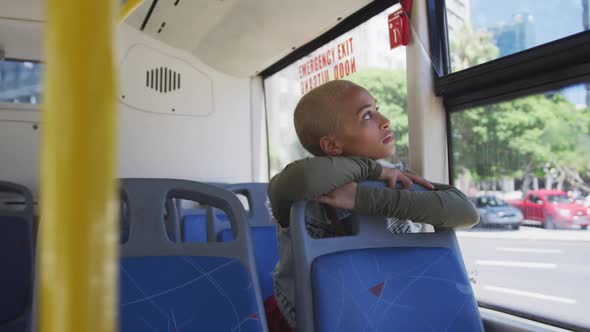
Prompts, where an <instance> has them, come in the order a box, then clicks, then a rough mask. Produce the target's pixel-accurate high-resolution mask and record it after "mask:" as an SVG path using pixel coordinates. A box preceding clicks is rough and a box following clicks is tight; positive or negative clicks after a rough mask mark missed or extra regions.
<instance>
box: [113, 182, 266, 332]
mask: <svg viewBox="0 0 590 332" xmlns="http://www.w3.org/2000/svg"><path fill="white" fill-rule="evenodd" d="M121 185H122V189H123V190H124V191H125V193H126V196H127V200H128V209H129V219H130V232H129V238H128V240H127V242H126V243H124V244H123V245H122V247H121V256H122V258H121V277H120V282H121V284H120V288H121V294H120V301H121V302H120V312H121V313H120V319H121V321H120V331H144V330H145V331H147V330H157V331H167V330H177V331H178V330H186V331H218V330H219V331H221V330H223V331H232V330H242V331H266V330H267V328H266V320H265V315H264V309H263V306H262V299H261V296H260V287H259V285H258V281H257V280H258V278H257V275H256V269H255V264H254V254H253V250H252V243H251V238H250V230H249V228H248V227H245V225H247V224H246V214H245V212H244V209H243V208H242V206H241V203H240V202H239V200H238V199H237V198H236V196H235V195H233V194H232V193H231V192H229V191H226V190H223V189H221V188H217V187H214V186H211V185H206V184H203V183H197V182H192V181H185V180H170V179H123V180H122V181H121ZM169 198H178V199H186V200H193V201H197V202H200V203H202V204H205V205H208V206H215V207H217V208H220V209H222V210H223V211H224V212H225V213H227V215H228V216H229V218H230V223H231V226H232V229H233V230H234V234H236V239H235V240H234V241H232V242H227V243H217V242H209V243H183V242H172V241H171V240H170V239H169V238H168V236H167V235H166V229H165V225H164V222H163V215H164V205H165V202H166V200H167V199H169Z"/></svg>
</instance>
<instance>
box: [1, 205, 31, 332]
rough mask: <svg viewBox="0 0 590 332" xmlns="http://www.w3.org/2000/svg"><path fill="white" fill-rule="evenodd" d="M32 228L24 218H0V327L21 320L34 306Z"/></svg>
mask: <svg viewBox="0 0 590 332" xmlns="http://www.w3.org/2000/svg"><path fill="white" fill-rule="evenodd" d="M31 227H32V225H30V223H29V222H28V221H27V220H25V219H23V218H19V217H7V216H0V266H2V273H0V325H3V324H4V323H6V322H10V321H12V320H14V319H17V318H18V317H19V316H21V315H23V314H24V313H25V312H26V311H27V310H28V308H29V307H30V305H31V298H32V295H31V294H32V288H33V285H32V280H33V277H32V273H33V267H32V255H33V252H32V250H33V246H32V241H33V239H32V232H31ZM15 331H18V330H15Z"/></svg>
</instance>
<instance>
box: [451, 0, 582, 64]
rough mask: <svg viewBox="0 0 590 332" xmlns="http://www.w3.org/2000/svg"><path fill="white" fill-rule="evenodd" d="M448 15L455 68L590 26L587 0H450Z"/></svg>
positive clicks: (483, 61)
mask: <svg viewBox="0 0 590 332" xmlns="http://www.w3.org/2000/svg"><path fill="white" fill-rule="evenodd" d="M446 16H447V22H448V30H449V32H448V35H449V40H450V50H451V67H452V70H453V72H455V71H459V70H462V69H466V68H469V67H471V66H475V65H478V64H481V63H485V62H488V61H490V60H494V59H497V58H499V57H503V56H507V55H510V54H513V53H517V52H520V51H524V50H526V49H529V48H532V47H535V46H538V45H541V44H545V43H548V42H551V41H554V40H557V39H560V38H564V37H567V36H569V35H573V34H576V33H579V32H582V31H585V30H588V29H590V27H589V24H590V21H589V20H590V16H589V13H588V1H587V0H564V1H559V2H556V1H535V0H502V1H487V0H471V1H466V0H447V1H446ZM473 53H477V54H478V56H475V57H466V56H465V55H468V54H473Z"/></svg>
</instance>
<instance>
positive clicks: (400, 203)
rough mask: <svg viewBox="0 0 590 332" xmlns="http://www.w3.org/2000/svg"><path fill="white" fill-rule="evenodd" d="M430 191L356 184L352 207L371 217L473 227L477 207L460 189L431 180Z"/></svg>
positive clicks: (475, 221) (435, 224) (477, 218)
mask: <svg viewBox="0 0 590 332" xmlns="http://www.w3.org/2000/svg"><path fill="white" fill-rule="evenodd" d="M433 185H434V187H435V189H434V190H431V191H409V190H392V189H389V188H375V187H367V186H359V187H358V190H357V196H356V202H355V209H356V210H357V211H359V213H361V214H364V215H371V216H384V217H395V218H399V219H409V220H412V221H413V222H420V223H427V224H431V225H434V226H440V227H449V228H450V227H461V228H468V227H472V226H474V225H475V224H477V223H478V221H479V216H478V214H477V210H476V209H475V207H474V206H473V204H471V202H470V201H469V199H468V198H467V197H466V196H465V194H463V192H461V191H460V190H459V189H457V188H455V187H453V186H450V185H445V184H438V183H433Z"/></svg>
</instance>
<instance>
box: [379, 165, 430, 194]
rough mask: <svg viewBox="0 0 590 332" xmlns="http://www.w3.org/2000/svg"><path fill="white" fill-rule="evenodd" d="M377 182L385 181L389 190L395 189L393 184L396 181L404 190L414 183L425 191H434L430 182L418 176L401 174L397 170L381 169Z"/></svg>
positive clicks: (406, 173)
mask: <svg viewBox="0 0 590 332" xmlns="http://www.w3.org/2000/svg"><path fill="white" fill-rule="evenodd" d="M379 180H381V181H387V186H388V187H389V188H391V189H395V184H396V182H397V181H400V182H401V183H402V185H403V186H404V188H405V189H410V188H411V187H412V184H414V183H416V184H419V185H421V186H422V187H424V188H426V189H430V190H432V189H434V186H433V185H432V184H431V183H430V182H428V181H426V180H424V179H423V178H421V177H419V176H418V175H414V174H411V173H408V172H402V171H401V170H399V169H397V168H389V167H383V171H382V172H381V176H380V177H379Z"/></svg>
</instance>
